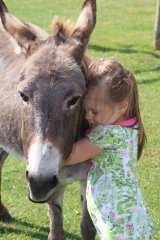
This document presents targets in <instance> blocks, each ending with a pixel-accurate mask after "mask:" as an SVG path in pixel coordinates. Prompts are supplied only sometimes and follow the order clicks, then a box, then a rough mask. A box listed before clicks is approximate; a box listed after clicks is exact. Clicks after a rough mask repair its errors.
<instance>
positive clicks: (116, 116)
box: [84, 86, 128, 127]
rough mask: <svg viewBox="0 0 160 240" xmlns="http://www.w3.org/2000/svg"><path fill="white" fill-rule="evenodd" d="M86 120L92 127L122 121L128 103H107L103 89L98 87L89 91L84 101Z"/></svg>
mask: <svg viewBox="0 0 160 240" xmlns="http://www.w3.org/2000/svg"><path fill="white" fill-rule="evenodd" d="M84 106H85V110H86V119H87V120H88V122H89V123H90V124H91V125H92V126H93V127H96V126H99V125H102V126H104V125H109V124H113V123H115V122H117V121H122V120H124V114H125V113H126V111H127V108H128V103H127V102H126V101H125V102H121V103H113V102H111V101H107V97H106V96H105V89H104V88H103V87H102V86H100V87H96V88H93V89H90V90H89V91H88V93H87V95H86V97H85V99H84Z"/></svg>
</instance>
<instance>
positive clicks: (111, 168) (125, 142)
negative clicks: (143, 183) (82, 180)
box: [86, 125, 154, 240]
mask: <svg viewBox="0 0 160 240" xmlns="http://www.w3.org/2000/svg"><path fill="white" fill-rule="evenodd" d="M88 137H89V139H90V140H91V141H92V142H93V143H94V144H95V145H97V146H98V147H100V148H102V149H104V150H105V151H104V153H103V154H101V155H97V156H96V157H94V158H93V165H92V167H91V168H90V170H89V173H88V178H87V193H86V197H87V206H88V211H89V213H90V216H91V218H92V220H93V223H94V225H95V227H96V230H97V233H98V235H99V237H100V239H101V240H149V239H151V236H152V234H153V229H154V225H153V223H152V221H151V219H150V217H149V216H148V214H147V211H146V206H145V203H144V200H143V197H142V194H141V191H140V189H139V187H138V181H137V179H136V176H135V171H136V165H137V146H138V130H137V129H135V128H128V127H124V126H116V125H108V126H99V127H97V128H95V129H93V130H92V131H91V133H90V135H89V136H88Z"/></svg>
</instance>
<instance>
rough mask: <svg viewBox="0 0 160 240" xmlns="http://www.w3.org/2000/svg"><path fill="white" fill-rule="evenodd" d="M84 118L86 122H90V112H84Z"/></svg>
mask: <svg viewBox="0 0 160 240" xmlns="http://www.w3.org/2000/svg"><path fill="white" fill-rule="evenodd" d="M85 119H86V120H87V121H88V122H91V114H90V113H89V112H86V115H85Z"/></svg>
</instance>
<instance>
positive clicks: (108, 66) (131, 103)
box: [87, 59, 146, 159]
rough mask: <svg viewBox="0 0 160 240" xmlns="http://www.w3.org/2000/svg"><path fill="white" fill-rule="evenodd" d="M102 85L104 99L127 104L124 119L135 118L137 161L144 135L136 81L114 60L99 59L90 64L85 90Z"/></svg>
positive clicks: (143, 142)
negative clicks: (137, 131) (137, 130)
mask: <svg viewBox="0 0 160 240" xmlns="http://www.w3.org/2000/svg"><path fill="white" fill-rule="evenodd" d="M99 84H102V86H105V89H106V91H105V92H106V97H107V99H108V100H111V101H112V102H113V103H119V102H122V101H123V100H127V102H128V110H127V112H126V119H130V118H133V117H136V119H137V124H138V127H139V140H138V159H139V158H140V156H141V154H142V150H143V147H144V144H145V142H146V134H145V130H144V127H143V123H142V119H141V114H140V108H139V97H138V88H137V83H136V79H135V77H134V76H133V74H132V73H130V72H129V71H128V70H126V69H124V68H123V66H122V65H121V64H120V63H119V62H118V61H116V60H111V59H99V60H96V61H94V62H91V64H90V66H89V67H88V71H87V88H88V89H90V88H94V87H97V86H99Z"/></svg>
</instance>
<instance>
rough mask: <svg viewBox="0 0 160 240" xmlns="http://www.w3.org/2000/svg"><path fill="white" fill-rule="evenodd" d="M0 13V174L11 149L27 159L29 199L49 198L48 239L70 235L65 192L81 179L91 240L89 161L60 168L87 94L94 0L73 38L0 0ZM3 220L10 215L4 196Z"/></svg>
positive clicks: (83, 225)
mask: <svg viewBox="0 0 160 240" xmlns="http://www.w3.org/2000/svg"><path fill="white" fill-rule="evenodd" d="M0 17H1V22H2V26H3V28H2V27H1V28H0V147H1V148H0V179H1V169H2V166H3V163H4V161H5V159H6V158H7V156H8V154H10V153H11V154H14V155H16V156H18V157H19V158H21V159H24V160H25V162H26V179H27V183H28V192H29V194H28V196H29V199H30V200H31V201H33V202H39V203H44V202H48V203H49V214H50V233H49V237H48V239H50V240H53V239H54V240H63V239H65V236H64V231H63V223H62V201H63V192H64V190H65V188H66V186H67V184H69V183H71V182H73V181H75V180H80V181H81V190H82V195H83V198H82V200H83V203H82V204H83V219H82V223H81V232H82V237H83V239H86V240H87V239H90V240H93V239H95V234H96V233H95V229H94V226H93V223H92V222H91V219H90V217H89V214H88V212H87V208H86V201H85V184H86V182H85V177H86V176H85V172H86V168H87V167H88V164H87V163H83V164H77V165H75V166H71V167H63V165H64V162H65V159H66V158H67V157H68V156H69V154H70V152H71V150H72V146H73V142H74V140H75V137H76V133H77V131H78V129H79V119H81V110H82V109H81V108H82V107H81V100H82V96H83V94H84V92H85V78H84V73H83V71H82V66H81V65H82V59H83V57H84V52H85V49H86V46H87V44H88V41H89V38H90V35H91V33H92V31H93V29H94V27H95V23H96V0H85V2H84V4H83V7H82V10H81V13H80V15H79V17H78V20H77V23H76V26H75V29H74V31H73V32H72V33H71V35H70V36H69V37H68V38H64V37H63V36H61V34H59V32H57V33H56V34H54V35H51V36H47V35H45V32H44V33H43V31H41V30H40V29H39V28H36V27H34V26H33V25H28V24H25V23H23V22H21V21H19V20H18V19H17V18H15V17H14V16H12V15H11V14H10V13H8V10H7V7H6V6H5V4H4V2H3V1H2V0H0ZM17 46H19V48H17ZM0 217H1V219H2V220H10V219H11V216H10V214H9V212H8V211H7V208H6V207H5V206H4V205H3V203H2V202H1V195H0Z"/></svg>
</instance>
